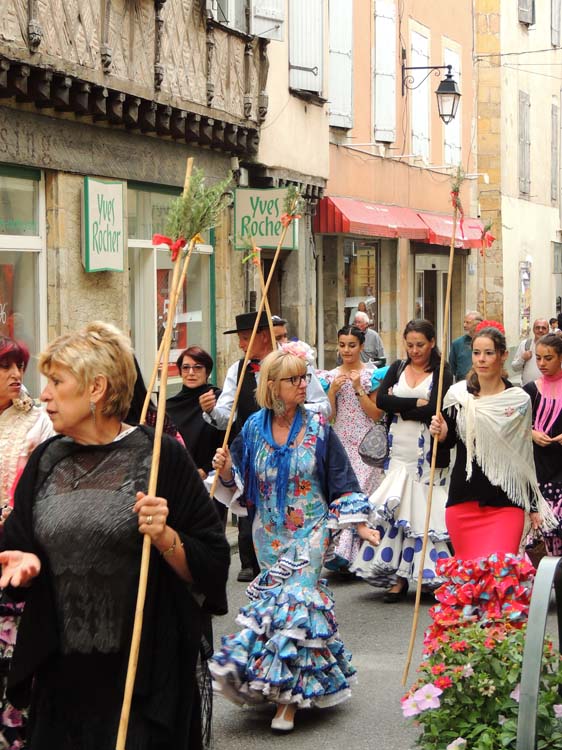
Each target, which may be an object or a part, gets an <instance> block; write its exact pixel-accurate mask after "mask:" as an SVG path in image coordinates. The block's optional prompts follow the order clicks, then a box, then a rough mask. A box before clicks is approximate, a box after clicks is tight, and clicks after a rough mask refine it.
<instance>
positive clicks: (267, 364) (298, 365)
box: [256, 349, 307, 409]
mask: <svg viewBox="0 0 562 750" xmlns="http://www.w3.org/2000/svg"><path fill="white" fill-rule="evenodd" d="M306 369H307V368H306V360H305V359H303V358H302V357H297V355H296V354H291V353H290V352H284V351H282V350H280V349H279V350H278V351H275V352H271V354H268V355H267V357H265V359H264V360H263V361H262V363H261V367H260V382H259V383H258V387H257V389H256V401H257V402H258V404H259V405H260V406H261V407H262V408H264V407H265V408H266V409H273V401H274V399H275V397H276V396H279V380H280V379H281V378H290V377H292V376H293V375H304V374H305V373H306ZM270 381H272V382H270Z"/></svg>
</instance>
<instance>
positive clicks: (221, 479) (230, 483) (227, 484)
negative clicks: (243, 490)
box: [219, 474, 236, 487]
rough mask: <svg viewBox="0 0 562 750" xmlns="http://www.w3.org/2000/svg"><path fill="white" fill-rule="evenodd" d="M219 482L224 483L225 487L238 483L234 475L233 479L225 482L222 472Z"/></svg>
mask: <svg viewBox="0 0 562 750" xmlns="http://www.w3.org/2000/svg"><path fill="white" fill-rule="evenodd" d="M219 482H220V483H221V484H222V486H223V487H234V486H235V484H236V482H235V481H234V477H233V478H232V479H229V480H228V482H225V481H224V479H223V478H222V477H221V475H220V474H219Z"/></svg>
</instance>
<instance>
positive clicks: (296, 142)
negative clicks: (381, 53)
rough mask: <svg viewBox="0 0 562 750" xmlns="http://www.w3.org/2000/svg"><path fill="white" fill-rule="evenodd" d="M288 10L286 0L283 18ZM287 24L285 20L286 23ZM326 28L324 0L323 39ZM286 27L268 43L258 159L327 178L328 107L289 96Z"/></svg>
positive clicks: (325, 69) (325, 66)
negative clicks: (265, 107) (266, 102)
mask: <svg viewBox="0 0 562 750" xmlns="http://www.w3.org/2000/svg"><path fill="white" fill-rule="evenodd" d="M287 13H288V2H287V3H286V9H285V18H287ZM286 26H287V24H286ZM327 28H328V0H324V29H325V35H324V37H325V39H327V38H328V35H327ZM288 37H289V35H288V28H286V29H285V36H284V40H283V41H282V42H270V43H269V47H268V57H269V75H268V79H267V94H268V96H269V108H268V111H267V117H266V119H265V122H264V123H263V125H262V130H261V133H260V146H259V152H258V161H259V162H261V163H262V164H265V165H266V166H268V167H280V168H283V169H286V170H292V171H294V172H296V173H297V174H301V175H312V176H315V177H322V178H327V177H328V173H329V152H328V130H329V128H328V110H327V106H326V105H325V104H314V103H311V102H307V101H304V100H303V99H300V98H299V97H296V96H293V95H292V94H291V93H290V91H289V39H288ZM323 72H324V92H325V98H328V96H327V93H328V92H327V88H328V46H327V43H326V45H325V48H324V65H323Z"/></svg>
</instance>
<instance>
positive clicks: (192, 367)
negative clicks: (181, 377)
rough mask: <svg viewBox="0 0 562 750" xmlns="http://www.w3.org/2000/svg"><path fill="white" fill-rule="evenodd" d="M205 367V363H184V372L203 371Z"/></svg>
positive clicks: (182, 369) (182, 367) (182, 368)
mask: <svg viewBox="0 0 562 750" xmlns="http://www.w3.org/2000/svg"><path fill="white" fill-rule="evenodd" d="M204 369H205V365H182V366H181V371H182V372H201V370H204Z"/></svg>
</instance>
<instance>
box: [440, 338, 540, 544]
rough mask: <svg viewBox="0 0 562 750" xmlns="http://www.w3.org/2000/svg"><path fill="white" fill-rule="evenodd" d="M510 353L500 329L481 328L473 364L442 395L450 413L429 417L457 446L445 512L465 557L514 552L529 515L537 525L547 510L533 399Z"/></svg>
mask: <svg viewBox="0 0 562 750" xmlns="http://www.w3.org/2000/svg"><path fill="white" fill-rule="evenodd" d="M506 358H507V349H506V343H505V336H504V335H503V333H502V332H501V331H500V330H498V328H496V327H492V326H488V327H485V328H482V329H481V330H480V331H478V332H477V334H476V336H475V337H474V339H473V342H472V366H473V369H472V370H471V371H470V372H469V373H468V375H467V379H466V381H464V380H463V381H460V382H459V383H456V384H455V385H454V386H452V387H451V388H450V389H449V391H448V393H447V394H446V396H445V399H444V402H443V407H444V409H447V408H450V409H451V411H450V413H449V414H447V415H446V416H443V415H439V416H434V417H433V418H432V420H431V425H430V431H431V434H432V435H433V436H434V437H437V438H438V439H439V442H440V443H441V444H443V445H445V446H447V447H449V448H452V447H453V446H454V445H456V447H457V455H456V460H455V465H454V468H453V471H452V474H451V483H450V485H449V497H448V500H447V509H446V519H447V528H448V529H449V533H450V535H451V541H452V543H453V546H454V549H455V556H456V557H457V558H460V559H474V558H480V557H488V556H489V555H490V554H492V553H509V552H510V553H513V554H517V552H518V551H519V547H520V542H521V538H522V534H523V528H524V525H525V516H526V514H529V515H530V521H531V523H532V525H533V527H535V528H536V527H538V526H539V524H540V523H541V520H542V517H541V514H542V512H543V510H545V508H544V505H545V503H544V500H542V497H541V495H540V491H539V488H538V484H537V480H536V475H535V468H534V464H533V454H532V439H531V409H530V399H529V396H528V395H527V394H526V393H525V392H524V391H523V390H522V389H521V388H517V387H513V386H512V384H511V383H510V382H509V381H508V380H507V379H505V378H504V376H503V365H504V362H505V360H506ZM539 510H540V511H541V513H539Z"/></svg>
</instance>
